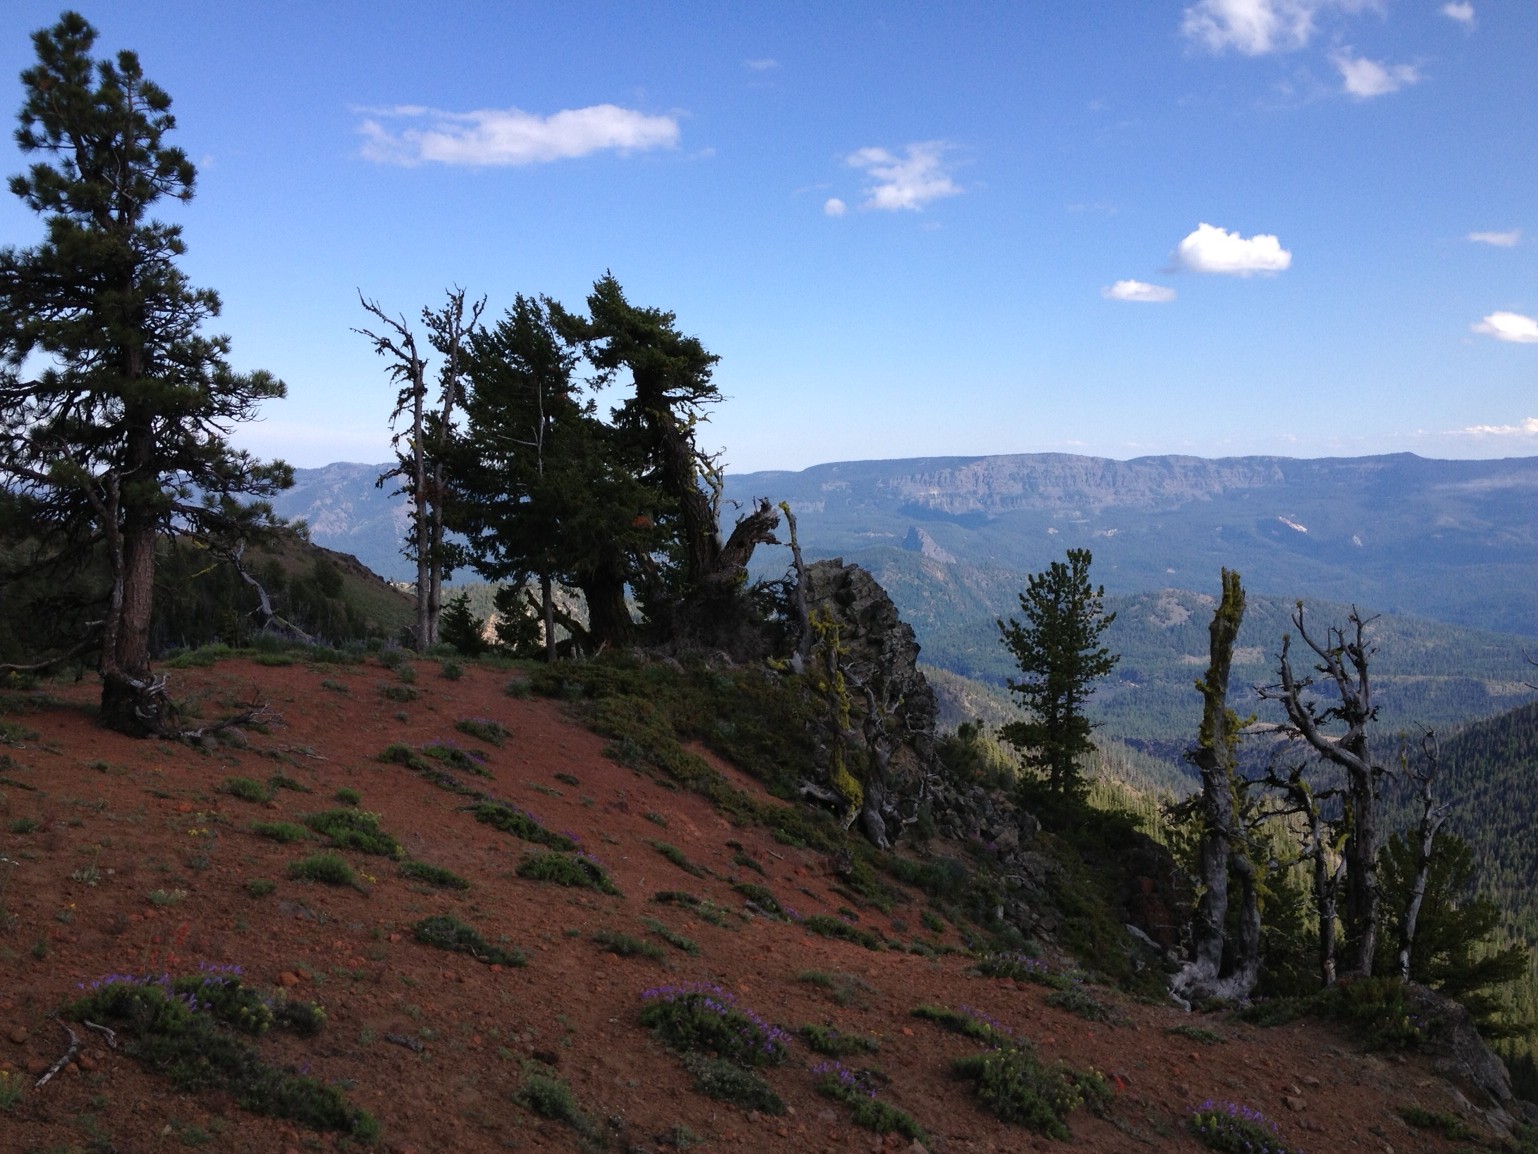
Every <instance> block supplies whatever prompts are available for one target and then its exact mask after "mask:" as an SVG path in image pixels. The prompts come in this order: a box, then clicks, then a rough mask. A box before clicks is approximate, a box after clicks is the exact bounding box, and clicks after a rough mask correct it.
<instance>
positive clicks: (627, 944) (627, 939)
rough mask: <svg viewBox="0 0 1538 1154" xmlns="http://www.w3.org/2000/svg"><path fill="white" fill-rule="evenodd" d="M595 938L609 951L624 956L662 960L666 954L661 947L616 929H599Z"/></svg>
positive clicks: (655, 960)
mask: <svg viewBox="0 0 1538 1154" xmlns="http://www.w3.org/2000/svg"><path fill="white" fill-rule="evenodd" d="M593 940H594V941H595V942H597V943H598V944H599V945H600V946H602V947H603V948H604V949H605V950H607V951H608V952H609V953H611V954H617V955H619V956H620V957H622V958H634V957H642V958H650V959H651V960H652V961H654V962H660V961H662V959H663V957H664V956H665V955H664V954H663V952H662V949H661V947H659V946H654V945H652V943H651V942H646V941H642V940H641V939H640V938H637V937H632V936H631V935H630V934H622V933H618V932H616V931H614V930H599V931H598V932H597V933H595V934H594V935H593Z"/></svg>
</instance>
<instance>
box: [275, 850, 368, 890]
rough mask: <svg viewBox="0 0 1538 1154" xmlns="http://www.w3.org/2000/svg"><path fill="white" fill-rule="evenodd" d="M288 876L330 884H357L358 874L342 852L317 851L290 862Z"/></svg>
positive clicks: (298, 879) (299, 879)
mask: <svg viewBox="0 0 1538 1154" xmlns="http://www.w3.org/2000/svg"><path fill="white" fill-rule="evenodd" d="M288 876H289V877H291V878H294V879H295V880H297V881H308V882H324V883H325V884H326V885H330V886H356V885H357V884H358V875H357V874H355V873H353V869H352V866H350V865H348V864H347V859H346V858H344V857H342V856H341V855H340V854H334V853H316V854H311V855H310V856H309V857H307V858H300V859H299V860H298V861H293V862H289V863H288Z"/></svg>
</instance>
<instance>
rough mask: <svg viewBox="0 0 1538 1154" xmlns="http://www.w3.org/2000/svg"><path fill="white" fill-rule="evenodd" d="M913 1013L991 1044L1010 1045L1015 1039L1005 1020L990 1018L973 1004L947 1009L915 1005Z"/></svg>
mask: <svg viewBox="0 0 1538 1154" xmlns="http://www.w3.org/2000/svg"><path fill="white" fill-rule="evenodd" d="M912 1014H913V1016H914V1017H915V1018H922V1019H924V1021H926V1022H933V1023H934V1024H935V1025H937V1026H940V1027H943V1028H944V1029H947V1030H949V1031H950V1032H951V1033H953V1034H960V1035H962V1037H965V1038H974V1039H976V1040H977V1041H979V1042H986V1043H988V1045H990V1046H1008V1045H1012V1044H1013V1043H1014V1041H1015V1037H1014V1034H1013V1033H1012V1032H1011V1031H1010V1029H1009V1027H1008V1026H1006V1025H1004V1023H1003V1022H1000V1021H998V1020H997V1019H994V1018H990V1017H989V1016H988V1015H987V1014H985V1013H983V1012H982V1011H981V1010H974V1009H973V1008H972V1007H971V1006H962V1007H961V1009H959V1010H951V1009H947V1008H946V1007H944V1006H915V1007H914V1008H913V1010H912Z"/></svg>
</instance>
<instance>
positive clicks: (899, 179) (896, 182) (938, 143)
mask: <svg viewBox="0 0 1538 1154" xmlns="http://www.w3.org/2000/svg"><path fill="white" fill-rule="evenodd" d="M949 150H950V146H949V145H948V144H946V143H945V142H944V141H943V140H926V141H922V142H920V143H917V144H910V145H908V146H906V147H905V148H904V149H903V154H902V155H901V156H899V155H897V154H896V153H892V152H888V151H887V150H886V149H884V148H862V149H860V150H859V151H858V152H855V153H851V154H850V155H849V156H848V157H847V158H846V160H845V162H846V163H847V164H848V165H850V167H852V168H860V169H864V170H865V172H866V173H868V174H869V175H870V176H871V178H872V179H873V180H874V181H875V183H874V184H871V185H869V186H867V187H866V189H865V196H866V199H865V200H864V202H862V203H861V205H860V207H861V208H878V209H883V210H885V211H888V212H896V211H898V210H901V209H910V210H913V211H917V210H919V209H922V208H923V207H924V206H925V205H926V204H928V203H929V202H930V201H934V200H940V199H942V198H944V197H947V196H957V195H959V194H960V193H961V186H960V185H958V184H957V183H956V182H955V181H954V180H952V179H951V174H950V172H949V171H948V169H947V168H946V164H945V154H946V153H947V152H948V151H949Z"/></svg>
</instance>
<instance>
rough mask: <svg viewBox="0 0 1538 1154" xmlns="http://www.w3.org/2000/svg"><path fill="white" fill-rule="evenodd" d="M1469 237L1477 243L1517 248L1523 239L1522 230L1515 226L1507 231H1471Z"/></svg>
mask: <svg viewBox="0 0 1538 1154" xmlns="http://www.w3.org/2000/svg"><path fill="white" fill-rule="evenodd" d="M1468 239H1469V240H1471V241H1473V242H1474V243H1475V244H1490V245H1494V246H1495V247H1496V248H1515V247H1516V246H1517V244H1518V242H1520V241H1521V239H1522V230H1521V229H1520V228H1513V229H1509V230H1508V231H1506V232H1471V233H1469V235H1468Z"/></svg>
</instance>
